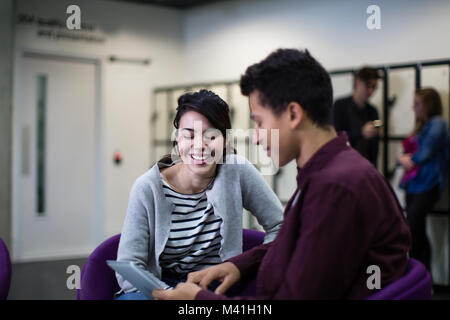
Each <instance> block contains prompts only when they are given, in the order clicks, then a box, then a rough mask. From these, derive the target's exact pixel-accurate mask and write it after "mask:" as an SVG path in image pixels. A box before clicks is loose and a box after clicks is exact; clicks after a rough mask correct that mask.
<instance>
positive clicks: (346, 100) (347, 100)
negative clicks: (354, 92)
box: [334, 96, 353, 108]
mask: <svg viewBox="0 0 450 320" xmlns="http://www.w3.org/2000/svg"><path fill="white" fill-rule="evenodd" d="M352 99H353V97H352V96H347V97H342V98H339V99H336V101H335V102H334V106H335V107H340V108H346V107H348V106H349V105H351V104H352V103H353V101H352Z"/></svg>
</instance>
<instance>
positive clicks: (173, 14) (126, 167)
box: [15, 0, 182, 241]
mask: <svg viewBox="0 0 450 320" xmlns="http://www.w3.org/2000/svg"><path fill="white" fill-rule="evenodd" d="M74 3H76V4H77V5H79V7H80V8H81V21H82V22H83V23H89V24H93V25H96V26H97V27H98V29H97V30H96V31H95V34H96V35H97V36H102V37H104V38H105V40H106V41H104V42H103V43H90V42H86V41H73V40H66V39H59V40H56V39H47V38H42V37H38V36H37V35H36V32H37V29H38V28H37V26H36V25H31V24H18V25H17V32H16V35H15V42H16V43H15V45H16V46H15V54H16V60H17V61H20V59H18V58H19V56H20V54H21V52H22V51H23V50H24V49H32V50H37V51H42V52H50V53H58V54H62V55H69V56H79V57H93V58H97V59H100V61H101V70H102V71H101V72H102V73H101V93H100V99H101V113H102V114H101V122H102V127H101V130H102V132H101V140H102V150H101V163H102V172H101V174H102V179H101V180H102V181H101V185H102V188H103V197H102V203H103V209H102V211H103V212H102V215H103V217H101V218H102V220H103V221H101V225H103V226H104V230H101V231H100V233H99V234H98V235H97V237H98V240H99V241H100V240H102V239H104V238H105V237H108V236H110V235H113V234H116V233H118V232H120V231H121V228H122V224H123V219H124V217H125V212H126V208H127V203H128V195H129V192H130V189H131V185H132V183H133V182H134V180H135V179H136V178H137V177H138V176H139V175H141V174H143V173H144V172H145V171H146V170H147V169H148V168H149V164H150V158H151V155H150V152H151V149H150V143H151V136H150V135H151V132H150V125H149V123H150V112H151V111H150V106H151V99H152V91H153V88H154V87H156V86H161V85H167V84H170V83H172V81H173V79H174V78H177V75H178V74H180V73H181V67H182V59H181V58H182V53H181V44H182V41H181V37H182V33H181V19H180V18H181V13H180V11H178V10H173V9H165V8H161V7H154V6H143V5H137V4H125V3H121V2H112V1H100V0H77V1H72V0H18V1H17V12H16V13H17V14H28V15H33V16H35V17H41V18H46V19H50V18H53V19H60V20H63V21H66V19H67V17H68V15H67V14H66V8H67V6H69V5H70V4H74ZM41 29H42V28H41ZM66 31H67V30H66ZM110 55H116V56H119V57H123V58H135V59H144V58H150V59H151V61H152V62H151V64H150V65H148V66H144V65H136V64H126V63H111V62H110V61H109V60H108V57H109V56H110ZM17 61H16V63H18V62H17ZM16 69H17V68H16ZM17 92H19V94H20V84H18V88H17ZM115 151H120V152H122V154H123V157H124V160H123V163H122V165H121V166H119V167H117V166H115V165H114V164H113V153H114V152H115ZM28 227H30V228H32V226H28ZM24 232H26V230H25V231H24Z"/></svg>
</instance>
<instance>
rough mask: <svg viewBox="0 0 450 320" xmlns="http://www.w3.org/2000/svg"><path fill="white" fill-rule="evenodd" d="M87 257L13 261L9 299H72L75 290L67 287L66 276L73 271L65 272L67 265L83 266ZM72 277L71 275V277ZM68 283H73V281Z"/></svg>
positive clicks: (74, 296)
mask: <svg viewBox="0 0 450 320" xmlns="http://www.w3.org/2000/svg"><path fill="white" fill-rule="evenodd" d="M86 259H87V258H84V259H72V260H59V261H44V262H29V263H15V264H13V266H12V270H13V272H12V279H11V288H10V290H9V295H8V299H9V300H74V299H76V296H77V293H76V290H75V289H74V290H70V289H68V287H67V282H68V278H69V277H71V275H74V272H73V271H72V272H70V273H67V268H68V267H69V266H78V267H79V268H80V270H81V269H82V268H83V265H84V263H85V261H86ZM71 279H73V276H72V277H71ZM71 279H69V283H70V284H73V283H74V282H73V281H70V280H71Z"/></svg>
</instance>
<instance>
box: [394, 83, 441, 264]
mask: <svg viewBox="0 0 450 320" xmlns="http://www.w3.org/2000/svg"><path fill="white" fill-rule="evenodd" d="M413 107H414V112H415V115H416V127H415V129H414V131H413V135H416V136H417V143H418V149H417V151H416V152H415V153H413V154H410V153H406V154H403V155H401V156H400V157H399V158H398V162H399V163H400V164H401V165H402V166H403V167H404V168H405V170H406V171H408V170H411V169H412V168H414V167H418V171H417V174H416V175H415V176H414V177H413V178H412V179H410V180H409V181H407V182H406V183H405V184H404V186H403V187H404V188H405V190H406V212H407V219H408V223H409V225H410V227H411V233H412V238H413V242H412V249H411V251H410V256H411V257H412V258H415V259H417V260H419V261H421V262H422V263H423V264H424V265H425V266H426V267H427V268H428V270H430V260H431V248H430V244H429V242H428V239H427V235H426V215H427V213H428V212H430V211H431V209H432V208H433V206H434V205H435V204H436V202H437V201H438V200H439V198H440V195H441V194H442V191H443V188H444V186H445V180H446V175H447V170H448V158H449V148H448V146H449V135H448V128H447V123H446V122H445V120H444V119H443V118H442V103H441V99H440V97H439V94H438V93H437V92H436V90H434V89H432V88H424V89H418V90H416V92H415V97H414V106H413Z"/></svg>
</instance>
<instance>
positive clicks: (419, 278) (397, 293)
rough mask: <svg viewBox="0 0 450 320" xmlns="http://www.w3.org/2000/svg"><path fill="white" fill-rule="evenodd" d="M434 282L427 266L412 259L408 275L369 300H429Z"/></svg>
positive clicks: (407, 271) (407, 270)
mask: <svg viewBox="0 0 450 320" xmlns="http://www.w3.org/2000/svg"><path fill="white" fill-rule="evenodd" d="M432 288H433V281H432V278H431V275H430V273H429V272H428V271H427V269H426V268H425V266H424V265H423V264H422V263H421V262H419V261H417V260H415V259H412V258H410V259H409V263H408V267H407V269H406V274H405V275H404V276H403V277H401V278H400V279H398V280H397V281H395V282H393V283H391V284H389V285H387V286H386V287H385V288H382V289H381V290H380V291H378V292H377V293H375V294H373V295H372V296H370V297H369V298H368V299H367V300H429V299H431V296H432Z"/></svg>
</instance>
